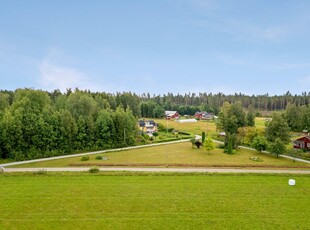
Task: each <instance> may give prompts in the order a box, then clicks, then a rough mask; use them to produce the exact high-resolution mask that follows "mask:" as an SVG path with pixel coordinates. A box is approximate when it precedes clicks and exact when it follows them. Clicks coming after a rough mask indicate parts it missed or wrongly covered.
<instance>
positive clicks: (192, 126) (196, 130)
mask: <svg viewBox="0 0 310 230" xmlns="http://www.w3.org/2000/svg"><path fill="white" fill-rule="evenodd" d="M154 121H155V122H156V123H159V124H162V125H164V126H165V127H167V126H168V128H174V129H176V130H179V131H182V132H186V133H190V134H199V135H201V132H206V133H210V134H213V133H216V127H215V123H214V121H197V122H193V123H180V122H176V121H174V120H168V121H167V120H166V119H154Z"/></svg>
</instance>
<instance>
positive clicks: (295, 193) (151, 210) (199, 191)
mask: <svg viewBox="0 0 310 230" xmlns="http://www.w3.org/2000/svg"><path fill="white" fill-rule="evenodd" d="M292 177H293V178H294V179H295V180H296V186H288V179H290V178H292ZM0 184H1V189H0V205H1V206H0V209H1V212H0V229H7V230H10V229H308V227H309V225H310V219H309V215H308V213H309V205H310V177H309V176H300V175H298V176H297V175H295V176H292V175H291V176H287V175H277V176H276V175H222V174H194V175H188V174H182V175H180V174H177V175H176V174H169V173H168V174H159V175H158V174H150V173H145V174H142V173H140V174H137V173H108V174H104V173H100V174H89V173H58V174H57V173H47V174H46V175H35V174H32V173H28V174H0Z"/></svg>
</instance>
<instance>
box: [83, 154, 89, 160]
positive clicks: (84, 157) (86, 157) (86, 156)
mask: <svg viewBox="0 0 310 230" xmlns="http://www.w3.org/2000/svg"><path fill="white" fill-rule="evenodd" d="M88 160H89V156H88V155H85V156H82V158H81V161H88Z"/></svg>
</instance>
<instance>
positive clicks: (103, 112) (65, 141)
mask: <svg viewBox="0 0 310 230" xmlns="http://www.w3.org/2000/svg"><path fill="white" fill-rule="evenodd" d="M225 102H226V103H227V102H228V103H231V104H233V103H235V102H238V103H241V106H242V108H243V109H244V110H245V111H248V110H249V109H250V110H254V111H256V114H257V115H259V114H260V112H261V111H271V112H272V111H278V110H281V111H282V112H283V113H282V116H283V117H284V118H285V121H286V122H287V123H288V125H289V127H290V130H291V131H301V130H304V129H308V130H310V106H309V103H310V93H306V92H304V93H302V94H301V95H292V94H291V93H290V92H287V93H286V94H284V95H282V96H269V95H268V94H266V95H258V96H254V95H253V96H247V95H243V94H234V95H224V94H222V93H218V94H212V93H209V94H207V93H199V94H195V93H188V94H184V95H180V94H177V95H174V94H172V93H168V94H164V95H152V96H151V95H150V94H149V93H146V94H142V95H137V94H135V93H131V92H117V93H114V94H113V93H106V92H90V91H89V90H79V89H75V90H71V89H67V91H66V92H60V91H59V90H54V91H52V92H47V91H42V90H35V89H27V88H26V89H17V90H15V91H9V90H1V91H0V157H1V158H2V159H6V158H10V159H14V160H26V159H35V158H41V157H50V156H57V155H64V154H69V153H73V152H79V151H91V150H101V149H109V148H117V147H124V146H132V145H136V144H138V143H137V141H138V140H137V133H138V130H137V121H138V119H139V118H141V117H142V118H146V117H148V118H158V117H162V116H163V113H164V111H165V110H176V111H178V112H179V113H180V114H181V115H185V114H187V115H193V114H194V113H195V112H196V111H208V112H213V113H215V114H218V113H219V111H220V109H221V107H222V106H223V104H224V103H225Z"/></svg>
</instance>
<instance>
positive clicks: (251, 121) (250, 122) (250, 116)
mask: <svg viewBox="0 0 310 230" xmlns="http://www.w3.org/2000/svg"><path fill="white" fill-rule="evenodd" d="M246 123H247V126H252V127H253V126H255V111H254V108H253V106H252V105H251V104H250V105H249V107H248V113H247V114H246Z"/></svg>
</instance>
